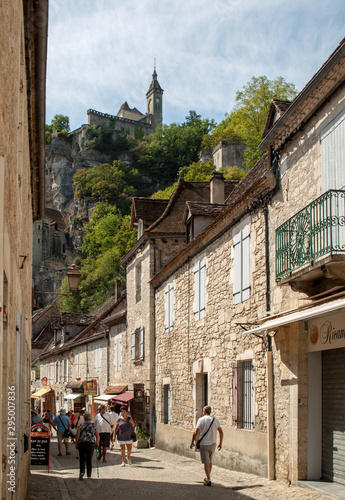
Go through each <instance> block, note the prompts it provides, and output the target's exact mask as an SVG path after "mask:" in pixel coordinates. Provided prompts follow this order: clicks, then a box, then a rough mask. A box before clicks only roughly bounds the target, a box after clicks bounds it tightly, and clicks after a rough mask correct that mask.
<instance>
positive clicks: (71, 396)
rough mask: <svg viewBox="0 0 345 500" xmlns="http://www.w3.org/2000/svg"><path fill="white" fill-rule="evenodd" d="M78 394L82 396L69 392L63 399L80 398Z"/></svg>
mask: <svg viewBox="0 0 345 500" xmlns="http://www.w3.org/2000/svg"><path fill="white" fill-rule="evenodd" d="M80 396H83V394H80V393H79V394H76V393H74V392H71V393H70V394H67V396H65V397H64V399H76V398H80Z"/></svg>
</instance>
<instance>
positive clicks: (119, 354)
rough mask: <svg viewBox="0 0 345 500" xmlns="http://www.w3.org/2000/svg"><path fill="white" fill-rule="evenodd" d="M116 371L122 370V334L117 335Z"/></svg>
mask: <svg viewBox="0 0 345 500" xmlns="http://www.w3.org/2000/svg"><path fill="white" fill-rule="evenodd" d="M114 364H115V371H117V372H118V371H120V370H121V334H118V335H116V337H115V360H114Z"/></svg>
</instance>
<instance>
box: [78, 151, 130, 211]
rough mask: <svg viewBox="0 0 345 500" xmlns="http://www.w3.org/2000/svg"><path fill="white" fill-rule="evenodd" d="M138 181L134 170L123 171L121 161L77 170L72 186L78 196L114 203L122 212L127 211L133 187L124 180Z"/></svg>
mask: <svg viewBox="0 0 345 500" xmlns="http://www.w3.org/2000/svg"><path fill="white" fill-rule="evenodd" d="M126 177H127V179H130V181H133V180H136V182H139V179H138V174H137V172H136V171H135V170H129V171H128V172H125V170H124V168H123V164H122V162H121V161H114V162H113V163H112V164H111V165H110V164H109V163H101V164H100V165H96V166H95V167H92V168H90V169H81V170H77V172H76V173H75V174H74V177H73V186H74V188H75V189H76V193H75V194H76V196H77V197H78V198H85V197H86V196H89V197H91V198H93V199H94V200H99V201H103V202H108V203H110V204H111V205H116V206H117V207H118V208H119V209H120V210H121V212H122V213H128V211H129V209H130V206H131V203H132V197H133V196H134V195H135V188H134V187H133V186H131V185H129V183H128V182H127V180H126Z"/></svg>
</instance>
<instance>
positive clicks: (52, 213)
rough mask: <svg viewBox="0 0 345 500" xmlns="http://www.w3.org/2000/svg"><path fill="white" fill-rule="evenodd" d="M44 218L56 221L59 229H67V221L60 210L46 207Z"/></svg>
mask: <svg viewBox="0 0 345 500" xmlns="http://www.w3.org/2000/svg"><path fill="white" fill-rule="evenodd" d="M44 218H45V219H49V220H50V221H51V222H56V224H57V227H58V229H59V231H66V229H67V222H66V221H65V219H64V218H63V216H62V214H61V212H59V210H55V209H54V208H48V207H44Z"/></svg>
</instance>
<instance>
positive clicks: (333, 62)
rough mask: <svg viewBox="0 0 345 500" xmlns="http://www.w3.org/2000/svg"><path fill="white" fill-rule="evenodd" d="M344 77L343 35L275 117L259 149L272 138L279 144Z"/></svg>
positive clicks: (344, 47) (302, 122)
mask: <svg viewBox="0 0 345 500" xmlns="http://www.w3.org/2000/svg"><path fill="white" fill-rule="evenodd" d="M344 77H345V38H343V40H342V41H341V42H340V44H339V45H338V47H336V49H335V50H334V51H333V52H332V54H331V55H330V56H329V57H328V59H327V61H325V63H324V64H323V65H322V66H321V68H320V69H319V70H318V71H317V72H316V73H315V75H314V76H313V77H312V78H311V79H310V80H309V82H308V83H307V84H306V86H305V87H304V88H303V90H302V91H301V92H300V93H299V94H298V96H297V97H296V98H295V99H294V100H293V102H292V103H291V106H289V108H288V109H287V110H286V111H285V113H284V114H283V115H282V116H281V117H280V118H279V120H277V121H276V122H275V123H274V125H273V126H272V127H271V129H270V130H269V131H268V132H267V133H266V136H265V137H264V139H263V141H262V142H261V144H260V145H259V147H260V148H261V149H264V148H266V147H267V146H268V145H269V144H272V143H273V141H276V142H277V144H282V143H283V142H284V141H285V138H286V137H288V136H289V135H290V134H292V133H293V132H294V131H296V129H297V130H298V128H299V126H300V125H301V124H305V123H306V121H308V120H309V119H310V118H311V116H313V114H314V112H315V109H317V108H318V107H319V106H320V105H321V104H322V103H323V102H324V101H325V100H326V99H327V98H328V97H329V95H331V93H332V92H334V90H335V89H336V88H338V86H339V85H342V83H343V82H344Z"/></svg>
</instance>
